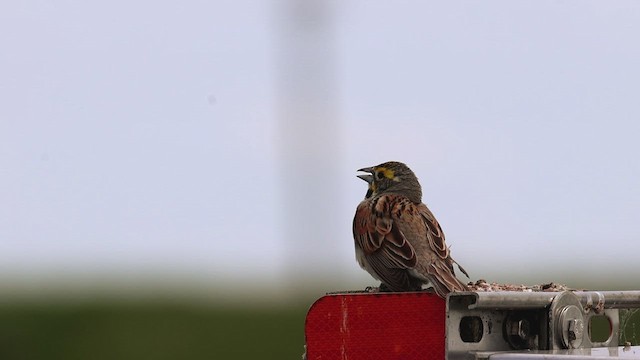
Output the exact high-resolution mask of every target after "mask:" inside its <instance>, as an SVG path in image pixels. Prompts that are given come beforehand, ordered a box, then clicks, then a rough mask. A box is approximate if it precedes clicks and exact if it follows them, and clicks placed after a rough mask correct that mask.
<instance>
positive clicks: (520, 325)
mask: <svg viewBox="0 0 640 360" xmlns="http://www.w3.org/2000/svg"><path fill="white" fill-rule="evenodd" d="M509 335H513V336H517V337H519V338H520V339H522V340H526V339H527V338H528V337H529V321H527V320H526V319H521V320H518V321H514V322H512V323H511V327H510V328H509Z"/></svg>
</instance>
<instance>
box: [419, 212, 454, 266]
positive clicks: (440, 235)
mask: <svg viewBox="0 0 640 360" xmlns="http://www.w3.org/2000/svg"><path fill="white" fill-rule="evenodd" d="M418 211H419V212H420V215H422V218H423V219H424V223H425V225H426V226H427V239H428V240H429V247H430V248H431V249H432V250H433V251H434V252H435V253H436V254H437V255H438V257H440V258H441V259H446V258H448V257H449V248H448V247H447V244H446V243H445V241H444V232H442V228H441V227H440V224H439V223H438V220H436V218H435V216H433V214H432V213H431V211H430V210H429V208H427V205H425V204H420V205H418ZM452 270H453V267H452Z"/></svg>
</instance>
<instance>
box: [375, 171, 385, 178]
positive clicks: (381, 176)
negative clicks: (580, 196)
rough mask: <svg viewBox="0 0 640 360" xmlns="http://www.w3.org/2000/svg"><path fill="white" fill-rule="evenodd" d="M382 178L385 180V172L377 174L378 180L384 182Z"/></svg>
mask: <svg viewBox="0 0 640 360" xmlns="http://www.w3.org/2000/svg"><path fill="white" fill-rule="evenodd" d="M382 178H384V172H382V171H378V172H376V179H378V180H382Z"/></svg>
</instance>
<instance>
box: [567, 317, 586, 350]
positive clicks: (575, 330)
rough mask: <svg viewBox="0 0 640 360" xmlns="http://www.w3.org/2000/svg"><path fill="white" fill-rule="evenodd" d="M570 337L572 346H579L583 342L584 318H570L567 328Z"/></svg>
mask: <svg viewBox="0 0 640 360" xmlns="http://www.w3.org/2000/svg"><path fill="white" fill-rule="evenodd" d="M567 334H568V338H569V344H570V345H571V347H572V348H577V347H578V346H580V344H582V336H583V334H584V321H582V319H571V320H569V327H568V329H567Z"/></svg>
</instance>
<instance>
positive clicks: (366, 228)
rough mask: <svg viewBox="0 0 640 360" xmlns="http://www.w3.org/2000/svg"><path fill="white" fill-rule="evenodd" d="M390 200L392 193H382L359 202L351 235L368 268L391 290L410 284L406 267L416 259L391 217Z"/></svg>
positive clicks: (391, 200) (404, 287)
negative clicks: (362, 252) (362, 253)
mask: <svg viewBox="0 0 640 360" xmlns="http://www.w3.org/2000/svg"><path fill="white" fill-rule="evenodd" d="M393 201H394V197H393V196H391V195H383V196H380V197H377V198H374V199H370V200H368V201H367V200H365V201H363V202H362V203H360V205H359V206H358V209H357V210H356V216H355V217H354V220H353V236H354V239H355V241H356V246H359V247H360V248H361V249H362V250H363V251H364V254H365V257H366V259H367V261H368V262H369V265H370V266H371V268H372V269H374V271H375V272H376V274H377V275H378V276H379V277H380V279H382V281H383V282H384V283H385V284H387V285H388V286H389V287H390V288H391V289H392V290H396V291H398V290H402V289H405V290H406V289H408V288H409V287H410V285H411V281H410V280H411V279H410V278H409V275H408V273H407V271H406V269H408V268H413V267H414V266H415V265H416V261H417V259H416V255H415V251H414V249H413V247H412V246H411V244H410V243H409V242H408V241H407V239H406V238H405V237H404V235H403V234H402V232H401V231H400V230H399V229H398V227H397V226H396V225H395V224H394V221H393V219H392V217H391V211H390V209H392V208H393Z"/></svg>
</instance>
